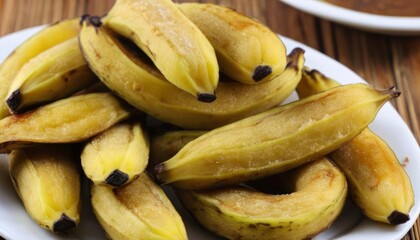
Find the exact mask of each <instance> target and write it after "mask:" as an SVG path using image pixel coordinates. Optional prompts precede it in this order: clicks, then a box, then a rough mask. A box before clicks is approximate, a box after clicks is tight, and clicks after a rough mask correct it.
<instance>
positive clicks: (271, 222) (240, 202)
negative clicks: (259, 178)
mask: <svg viewBox="0 0 420 240" xmlns="http://www.w3.org/2000/svg"><path fill="white" fill-rule="evenodd" d="M284 174H287V175H288V176H287V178H286V179H285V180H284V181H277V182H276V184H277V185H280V186H281V185H287V186H281V187H283V188H290V189H291V191H290V193H289V194H279V195H271V194H266V193H262V192H259V191H257V190H255V189H252V188H248V187H244V186H236V187H228V188H222V189H216V190H197V191H192V190H178V191H177V195H178V196H179V199H180V200H181V202H182V203H183V205H184V206H185V207H186V208H187V209H189V211H190V212H191V213H192V214H193V215H194V216H195V218H196V219H197V220H198V221H199V222H200V223H201V224H202V225H203V226H205V227H206V228H208V229H209V230H211V231H213V232H215V233H217V234H219V235H221V236H224V237H226V238H228V239H285V240H287V239H291V240H292V239H293V240H295V239H310V238H312V237H314V236H315V235H317V234H318V233H320V232H321V231H324V230H325V229H326V228H328V227H329V226H330V224H331V223H332V222H333V221H334V220H335V218H336V217H337V216H338V215H339V213H340V212H341V210H342V208H343V206H344V202H345V200H346V196H347V183H346V179H345V177H344V175H343V174H342V173H341V172H340V170H339V169H338V168H337V167H335V166H334V165H333V164H332V163H331V162H329V161H328V160H327V159H326V158H322V159H319V160H316V161H313V162H310V163H308V164H305V165H303V166H300V167H298V168H295V169H293V170H291V171H290V172H287V173H284Z"/></svg>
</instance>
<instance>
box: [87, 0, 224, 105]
mask: <svg viewBox="0 0 420 240" xmlns="http://www.w3.org/2000/svg"><path fill="white" fill-rule="evenodd" d="M95 22H96V21H95ZM103 24H104V25H106V26H107V27H109V28H110V29H112V30H113V31H115V32H117V33H119V34H121V35H122V36H125V37H127V38H130V39H131V40H132V41H134V42H135V43H136V44H137V45H138V46H139V47H140V48H141V49H142V50H143V51H144V52H145V53H146V54H147V55H148V56H149V58H150V59H151V60H152V61H153V63H154V64H155V65H156V67H157V68H158V69H159V70H160V71H161V72H162V74H163V75H164V76H165V78H166V79H168V81H170V82H171V83H173V84H174V85H175V86H177V87H178V88H180V89H182V90H184V91H186V92H188V93H190V94H192V95H193V96H196V97H197V98H198V100H200V101H203V102H212V101H214V100H215V99H216V96H215V90H216V87H217V83H218V81H219V65H218V63H217V58H216V54H215V52H214V49H213V47H212V46H211V44H210V42H209V41H208V40H207V38H206V37H205V36H204V35H203V33H202V32H201V31H200V30H199V29H198V28H197V27H196V26H195V25H194V24H193V23H192V22H191V21H190V20H189V19H188V18H187V17H186V16H185V15H184V14H183V13H182V12H181V11H180V10H179V9H178V7H177V6H176V5H175V4H174V3H173V2H172V1H171V0H117V1H116V2H115V4H114V6H113V7H112V8H111V10H110V11H109V12H108V14H107V15H106V16H105V17H104V19H103Z"/></svg>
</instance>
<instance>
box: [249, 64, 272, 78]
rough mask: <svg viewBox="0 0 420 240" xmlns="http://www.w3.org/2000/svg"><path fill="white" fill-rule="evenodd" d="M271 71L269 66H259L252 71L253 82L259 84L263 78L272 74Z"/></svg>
mask: <svg viewBox="0 0 420 240" xmlns="http://www.w3.org/2000/svg"><path fill="white" fill-rule="evenodd" d="M272 71H273V70H272V69H271V67H270V66H267V65H259V66H257V67H256V68H255V70H254V75H252V79H254V81H256V82H259V81H261V80H263V79H264V78H265V77H267V76H268V75H270V74H271V73H272Z"/></svg>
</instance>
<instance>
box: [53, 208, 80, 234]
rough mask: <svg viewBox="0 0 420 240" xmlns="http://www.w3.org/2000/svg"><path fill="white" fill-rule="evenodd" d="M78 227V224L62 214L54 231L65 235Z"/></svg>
mask: <svg viewBox="0 0 420 240" xmlns="http://www.w3.org/2000/svg"><path fill="white" fill-rule="evenodd" d="M75 227H76V222H75V221H73V220H72V219H71V218H69V217H68V216H67V215H66V214H64V213H63V214H62V215H61V217H60V219H58V220H57V221H56V222H55V223H54V225H53V231H54V232H57V233H64V232H67V231H69V230H71V229H73V228H75Z"/></svg>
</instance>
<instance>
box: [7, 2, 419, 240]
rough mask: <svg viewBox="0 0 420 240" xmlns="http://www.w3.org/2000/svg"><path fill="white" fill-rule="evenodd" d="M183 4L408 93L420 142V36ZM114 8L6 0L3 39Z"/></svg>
mask: <svg viewBox="0 0 420 240" xmlns="http://www.w3.org/2000/svg"><path fill="white" fill-rule="evenodd" d="M177 2H211V3H217V4H221V5H225V6H229V7H231V8H234V9H236V10H237V11H239V12H242V13H244V14H246V15H249V16H252V17H254V18H256V19H258V20H259V21H261V22H263V23H264V24H266V25H268V26H269V27H270V28H271V29H272V30H274V31H275V32H278V33H280V34H282V35H284V36H287V37H289V38H292V39H295V40H297V41H300V42H302V43H304V44H306V45H309V46H310V47H312V48H315V49H317V50H319V51H320V52H323V53H325V54H326V55H328V56H330V57H332V58H334V59H336V60H338V61H339V62H341V63H342V64H343V65H345V66H347V67H349V68H350V69H352V70H353V71H354V72H356V73H357V74H359V75H360V76H361V77H362V78H364V79H365V80H366V81H368V82H369V83H370V84H372V85H374V86H376V87H379V88H388V87H389V86H396V87H397V88H398V89H400V90H401V91H402V95H401V97H399V98H397V99H396V100H395V101H394V102H392V103H393V105H394V106H395V108H396V109H397V111H398V112H399V113H400V114H401V116H402V117H403V119H404V120H405V122H406V123H407V124H408V126H409V127H410V128H411V130H412V131H413V133H414V135H415V137H416V139H417V141H418V142H419V139H420V126H419V121H418V119H419V118H420V35H419V36H418V37H417V36H411V37H407V36H405V37H402V36H389V35H381V34H374V33H369V32H364V31H359V30H355V29H351V28H348V27H345V26H342V25H338V24H335V23H332V22H329V21H326V20H322V19H319V18H316V17H313V16H311V15H308V14H305V13H302V12H299V11H297V10H295V9H292V8H290V7H288V6H287V5H285V4H283V3H281V2H280V1H278V0H200V1H183V0H178V1H177ZM113 4H114V0H0V37H1V36H4V35H6V34H9V33H12V32H15V31H18V30H21V29H25V28H28V27H31V26H37V25H40V24H48V23H52V22H55V21H58V20H61V19H65V18H71V17H76V16H81V15H82V14H84V13H89V14H91V15H102V14H105V13H106V12H107V11H108V10H109V9H110V8H111V6H112V5H113ZM0 47H1V46H0ZM0 51H1V49H0ZM416 160H419V159H416ZM416 217H417V216H416ZM419 227H420V222H419V220H417V222H416V224H415V225H414V227H413V228H412V229H411V230H410V232H408V233H407V235H406V236H405V237H404V238H403V239H405V240H409V239H410V240H413V239H419V240H420V234H419V231H420V230H419Z"/></svg>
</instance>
